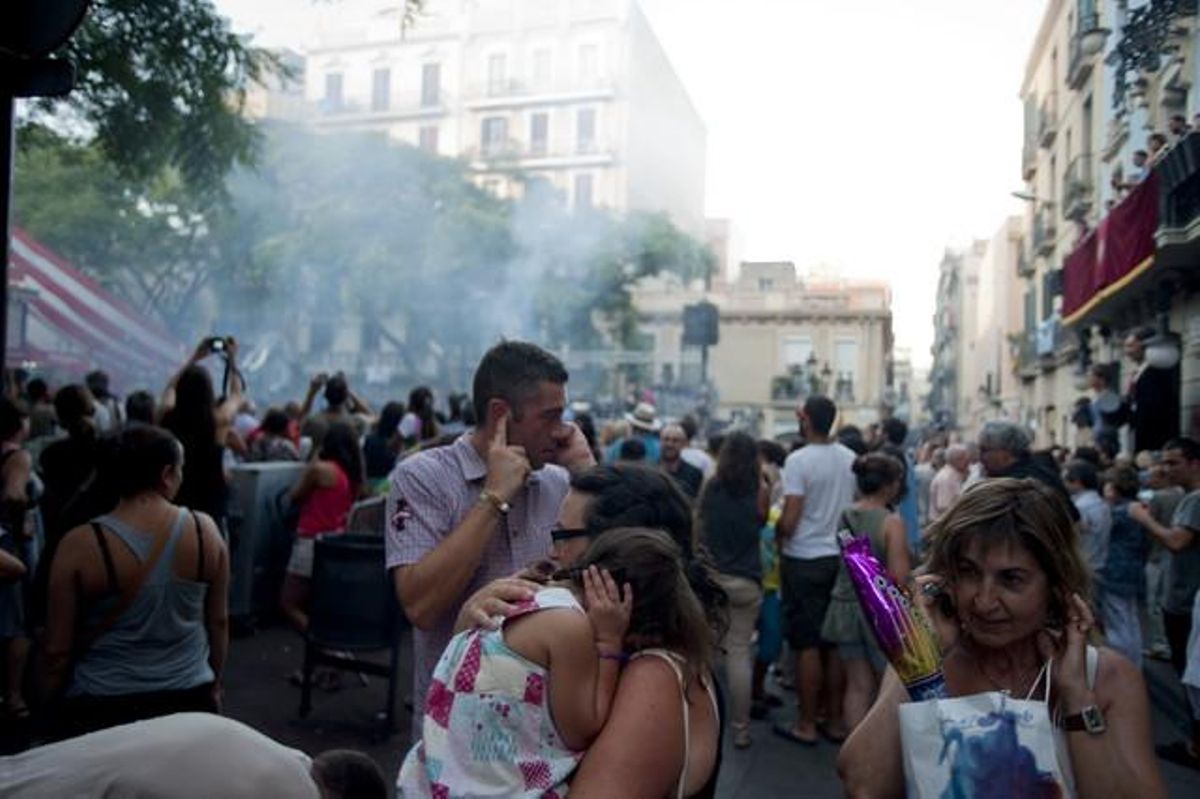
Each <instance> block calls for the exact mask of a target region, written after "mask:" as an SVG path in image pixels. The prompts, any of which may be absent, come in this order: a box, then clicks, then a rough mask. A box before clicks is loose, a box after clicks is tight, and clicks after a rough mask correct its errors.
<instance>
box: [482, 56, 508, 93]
mask: <svg viewBox="0 0 1200 799" xmlns="http://www.w3.org/2000/svg"><path fill="white" fill-rule="evenodd" d="M507 83H508V57H507V56H506V55H504V53H493V54H492V55H490V56H488V60H487V85H488V94H489V95H490V96H492V97H495V96H497V95H501V94H504V93H505V91H506V90H507V89H508V86H507Z"/></svg>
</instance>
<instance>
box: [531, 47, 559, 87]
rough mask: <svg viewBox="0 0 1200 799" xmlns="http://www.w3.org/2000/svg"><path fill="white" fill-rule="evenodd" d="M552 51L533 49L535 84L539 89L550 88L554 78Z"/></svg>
mask: <svg viewBox="0 0 1200 799" xmlns="http://www.w3.org/2000/svg"><path fill="white" fill-rule="evenodd" d="M550 58H551V55H550V51H549V50H547V49H545V48H541V49H538V50H534V51H533V75H532V79H533V85H534V86H535V87H537V88H539V89H548V88H550V83H551V81H553V79H554V75H553V72H552V70H551V64H550Z"/></svg>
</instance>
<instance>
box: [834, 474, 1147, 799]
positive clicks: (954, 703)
mask: <svg viewBox="0 0 1200 799" xmlns="http://www.w3.org/2000/svg"><path fill="white" fill-rule="evenodd" d="M1088 583H1089V575H1088V573H1087V567H1086V565H1085V564H1084V561H1083V558H1082V556H1081V554H1080V552H1079V548H1078V537H1077V534H1076V532H1075V528H1074V526H1073V524H1072V523H1071V518H1070V516H1069V513H1068V510H1067V508H1066V506H1065V504H1064V503H1063V502H1062V500H1061V499H1059V498H1058V497H1057V496H1056V495H1054V494H1053V493H1052V492H1051V491H1049V490H1047V489H1046V488H1045V487H1043V486H1042V485H1041V484H1039V483H1037V482H1034V481H1031V480H1012V479H993V480H986V481H984V482H982V483H979V484H977V485H976V486H974V487H972V488H971V489H969V490H968V491H967V492H966V493H965V494H963V496H962V497H961V498H960V500H959V501H958V503H957V504H956V505H955V506H954V507H953V508H952V509H951V510H950V511H949V512H947V513H946V514H945V515H944V516H943V517H942V518H941V519H939V520H938V521H937V522H936V523H935V524H934V525H933V527H932V529H931V535H930V556H929V562H928V564H927V567H926V573H925V574H924V575H923V576H921V577H918V578H917V580H916V583H915V585H914V586H913V588H914V591H913V599H914V601H915V602H916V604H917V606H918V607H919V608H920V609H921V610H923V612H924V614H925V615H926V616H927V617H928V620H929V622H930V623H931V625H932V626H933V628H934V630H935V632H936V634H937V639H938V645H939V647H940V649H941V652H942V654H943V662H942V671H943V673H944V676H945V685H946V690H945V693H946V697H945V698H941V699H930V700H927V701H924V702H910V701H909V696H908V692H907V691H906V689H905V687H904V686H903V684H902V683H901V682H900V680H899V679H898V678H897V676H896V674H895V672H894V671H893V670H891V669H889V671H888V673H887V676H885V678H884V681H883V685H882V687H881V689H880V693H879V698H878V699H877V700H876V702H875V704H874V706H873V707H872V708H871V711H870V712H869V713H868V715H867V717H866V719H864V720H863V722H862V724H861V725H859V727H858V728H857V729H856V730H855V731H854V734H853V735H852V736H851V737H850V738H849V740H847V741H846V744H845V745H844V746H843V747H842V751H841V753H840V755H839V757H838V771H839V773H840V775H841V777H842V780H843V783H844V784H845V787H846V791H847V793H848V794H849V795H851V796H873V797H875V796H902V795H904V793H905V792H906V790H907V793H908V794H909V795H910V796H917V797H927V796H936V797H968V796H971V797H980V796H1079V797H1082V798H1083V799H1089V798H1090V797H1113V796H1133V795H1137V796H1138V797H1139V799H1151V798H1152V797H1161V796H1164V795H1165V792H1164V788H1163V785H1162V781H1161V777H1160V775H1159V772H1158V765H1157V762H1156V760H1155V757H1154V751H1153V748H1152V740H1151V730H1150V710H1149V705H1148V702H1147V697H1146V688H1145V685H1144V683H1143V682H1142V677H1141V674H1140V673H1139V672H1138V670H1137V669H1136V668H1135V667H1134V666H1133V665H1132V664H1131V663H1129V661H1127V660H1125V659H1124V658H1123V657H1121V656H1120V655H1118V654H1116V653H1115V652H1113V651H1111V650H1109V649H1106V648H1104V647H1095V646H1092V645H1091V644H1089V643H1088V640H1089V635H1090V633H1091V632H1092V630H1093V627H1094V624H1095V620H1094V618H1093V616H1092V613H1091V611H1090V610H1089V609H1088V606H1087V604H1086V603H1085V602H1084V601H1083V600H1082V598H1081V597H1083V596H1086V595H1087V592H1088Z"/></svg>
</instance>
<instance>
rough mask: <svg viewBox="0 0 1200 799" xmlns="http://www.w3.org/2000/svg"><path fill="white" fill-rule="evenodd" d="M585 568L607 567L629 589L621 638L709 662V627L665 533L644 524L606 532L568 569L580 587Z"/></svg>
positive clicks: (677, 552)
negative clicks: (629, 602)
mask: <svg viewBox="0 0 1200 799" xmlns="http://www.w3.org/2000/svg"><path fill="white" fill-rule="evenodd" d="M589 566H596V567H597V568H601V569H607V570H608V572H609V573H610V574H611V575H612V576H613V579H614V580H615V581H616V583H617V585H623V584H625V583H628V584H629V585H630V587H631V588H632V589H633V612H632V613H631V615H630V618H629V629H628V631H627V632H626V636H627V637H628V638H629V639H632V640H633V641H635V642H636V644H635V645H636V646H662V647H665V648H667V649H671V650H673V651H675V652H678V653H679V654H681V655H683V656H684V657H685V658H686V659H687V660H688V662H689V663H691V664H693V665H698V664H701V663H704V664H707V663H708V662H709V660H710V658H711V657H712V648H713V633H712V628H711V627H710V626H709V624H708V620H707V618H706V616H705V615H704V608H703V607H702V606H701V605H700V600H698V599H697V598H696V595H695V593H693V591H692V589H691V587H690V585H689V584H688V579H687V575H686V574H685V573H684V565H683V559H682V556H681V553H680V550H679V545H678V544H676V543H675V542H674V541H673V540H672V539H671V537H670V536H669V535H667V534H666V533H664V532H662V531H661V530H651V529H648V528H645V527H625V528H621V529H617V530H609V531H607V532H605V533H604V535H602V536H600V537H598V538H597V539H596V540H595V541H593V542H592V544H591V545H590V546H589V547H588V549H587V552H585V553H584V554H583V557H581V558H580V559H579V560H578V561H577V562H576V563H575V567H574V568H572V569H571V570H570V572H569V573H568V574H569V575H570V579H571V580H572V582H573V583H574V585H575V587H576V588H578V589H579V590H582V588H583V571H584V570H586V569H587V567H589Z"/></svg>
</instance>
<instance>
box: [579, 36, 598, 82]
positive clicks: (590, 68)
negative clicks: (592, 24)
mask: <svg viewBox="0 0 1200 799" xmlns="http://www.w3.org/2000/svg"><path fill="white" fill-rule="evenodd" d="M578 66H579V84H580V85H581V86H591V85H593V84H594V83H595V82H596V79H597V78H599V77H600V48H599V47H597V46H596V45H594V44H581V45H580V46H579V64H578Z"/></svg>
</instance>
